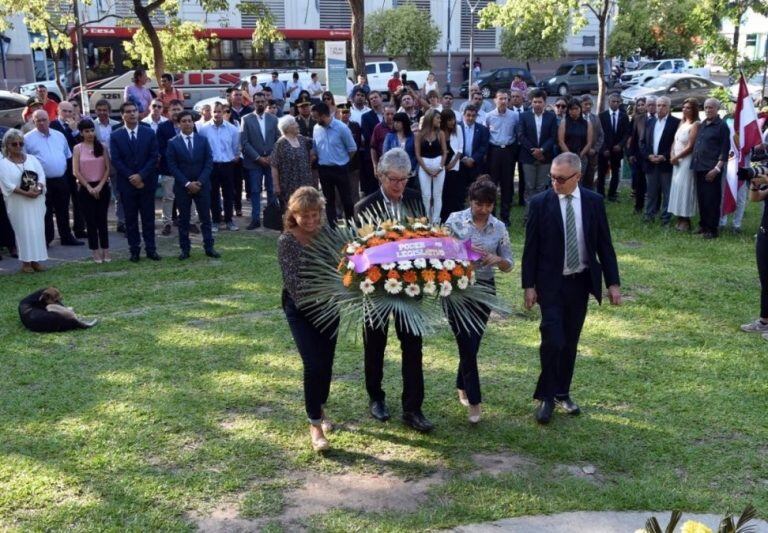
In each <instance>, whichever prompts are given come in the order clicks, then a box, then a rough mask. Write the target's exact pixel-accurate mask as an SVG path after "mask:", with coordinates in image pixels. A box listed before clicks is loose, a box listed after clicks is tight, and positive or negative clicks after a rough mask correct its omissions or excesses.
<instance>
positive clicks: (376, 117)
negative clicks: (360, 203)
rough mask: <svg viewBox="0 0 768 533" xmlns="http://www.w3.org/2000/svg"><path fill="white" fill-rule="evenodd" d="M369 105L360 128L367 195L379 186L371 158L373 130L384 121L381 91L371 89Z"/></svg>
mask: <svg viewBox="0 0 768 533" xmlns="http://www.w3.org/2000/svg"><path fill="white" fill-rule="evenodd" d="M368 105H370V107H371V109H370V111H367V112H366V113H363V116H362V117H361V118H360V130H361V132H362V135H363V146H362V147H361V150H362V153H361V154H360V155H361V158H360V188H361V189H362V190H363V195H365V196H367V195H369V194H371V193H373V192H375V191H376V189H377V188H378V187H379V184H378V181H377V180H376V174H375V172H374V168H373V161H372V160H371V139H372V138H373V130H374V129H376V126H378V125H379V124H381V123H382V122H383V121H384V104H383V103H382V101H381V94H380V93H379V91H371V92H370V93H369V94H368Z"/></svg>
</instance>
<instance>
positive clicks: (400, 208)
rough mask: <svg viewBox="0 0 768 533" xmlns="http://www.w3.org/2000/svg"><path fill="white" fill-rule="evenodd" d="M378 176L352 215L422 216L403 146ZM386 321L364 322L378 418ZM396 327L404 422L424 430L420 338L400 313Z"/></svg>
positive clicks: (382, 412) (381, 416) (368, 380)
mask: <svg viewBox="0 0 768 533" xmlns="http://www.w3.org/2000/svg"><path fill="white" fill-rule="evenodd" d="M377 170H378V174H379V180H380V181H381V187H380V188H379V190H377V191H376V192H374V193H372V194H370V195H368V196H366V197H365V198H363V199H362V200H360V201H359V202H358V203H357V205H355V217H357V218H358V219H359V220H364V219H365V216H366V215H369V214H376V213H381V212H384V211H386V212H387V213H388V214H389V215H390V216H391V217H392V218H393V219H394V220H399V219H401V218H403V217H405V216H406V215H419V216H423V214H424V207H423V205H422V202H421V195H420V194H419V193H418V192H416V191H414V190H412V189H407V188H406V184H407V183H408V174H409V173H410V172H411V159H410V158H409V157H408V154H407V153H406V152H405V150H403V149H401V148H393V149H392V150H390V151H388V152H386V153H385V154H384V155H383V156H382V157H381V160H380V161H379V166H378V169H377ZM388 329H389V323H388V322H387V323H386V324H384V327H383V328H381V329H374V328H372V327H370V326H368V325H366V326H365V331H364V337H363V342H364V345H365V388H366V390H367V391H368V397H369V398H370V402H371V403H370V411H371V415H372V416H373V417H374V418H375V419H376V420H379V421H381V422H384V421H385V420H388V419H389V417H390V415H389V410H388V409H387V404H386V403H385V401H384V400H385V398H384V390H383V389H382V388H381V382H382V379H383V378H384V351H385V350H386V348H387V331H388ZM395 331H396V332H397V338H398V339H400V347H401V349H402V354H403V355H402V372H403V395H402V401H403V422H405V423H406V424H407V425H408V426H410V427H412V428H413V429H415V430H417V431H422V432H427V431H431V430H432V428H433V427H434V426H433V425H432V422H430V421H429V420H428V419H427V418H426V417H425V416H424V414H423V413H422V412H421V405H422V403H423V402H424V372H423V369H422V365H421V359H422V339H421V337H420V336H417V335H414V334H412V333H408V332H407V331H406V330H405V328H404V327H403V325H402V322H401V320H399V317H397V316H395Z"/></svg>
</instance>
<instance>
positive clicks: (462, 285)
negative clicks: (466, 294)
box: [456, 276, 469, 290]
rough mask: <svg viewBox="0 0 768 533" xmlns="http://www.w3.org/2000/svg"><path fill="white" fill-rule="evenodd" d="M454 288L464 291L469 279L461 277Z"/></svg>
mask: <svg viewBox="0 0 768 533" xmlns="http://www.w3.org/2000/svg"><path fill="white" fill-rule="evenodd" d="M456 286H457V287H458V288H460V289H461V290H464V289H466V288H467V287H468V286H469V278H468V277H467V276H461V277H460V278H459V280H458V281H457V282H456Z"/></svg>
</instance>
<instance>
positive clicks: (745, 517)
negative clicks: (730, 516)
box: [736, 503, 757, 533]
mask: <svg viewBox="0 0 768 533" xmlns="http://www.w3.org/2000/svg"><path fill="white" fill-rule="evenodd" d="M756 518H757V509H755V507H754V506H753V505H752V504H751V503H750V504H749V505H747V506H746V507H745V508H744V510H743V511H742V512H741V516H740V517H739V521H738V522H736V533H750V532H751V531H755V529H756V527H755V525H754V524H750V525H746V524H747V522H750V521H752V520H754V519H756Z"/></svg>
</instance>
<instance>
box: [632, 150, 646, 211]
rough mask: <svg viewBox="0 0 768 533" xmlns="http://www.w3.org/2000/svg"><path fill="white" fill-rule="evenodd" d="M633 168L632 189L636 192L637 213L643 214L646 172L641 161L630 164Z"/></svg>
mask: <svg viewBox="0 0 768 533" xmlns="http://www.w3.org/2000/svg"><path fill="white" fill-rule="evenodd" d="M630 165H631V168H632V188H633V189H634V190H635V212H636V213H641V212H643V210H644V209H645V190H646V183H645V171H644V170H643V165H641V164H640V162H639V161H635V162H634V163H630Z"/></svg>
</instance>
